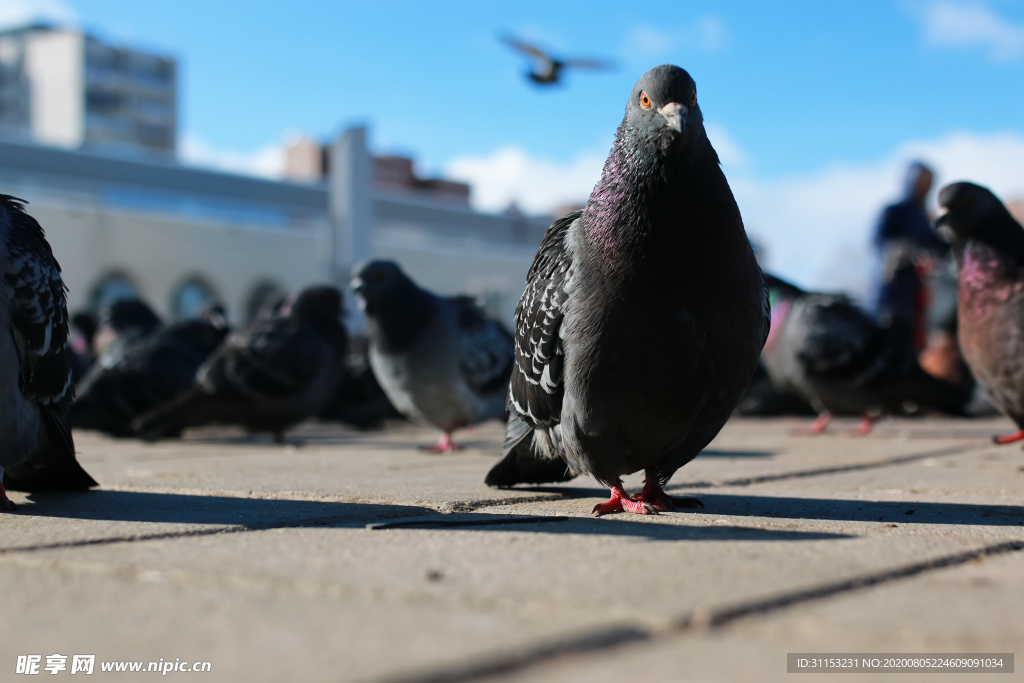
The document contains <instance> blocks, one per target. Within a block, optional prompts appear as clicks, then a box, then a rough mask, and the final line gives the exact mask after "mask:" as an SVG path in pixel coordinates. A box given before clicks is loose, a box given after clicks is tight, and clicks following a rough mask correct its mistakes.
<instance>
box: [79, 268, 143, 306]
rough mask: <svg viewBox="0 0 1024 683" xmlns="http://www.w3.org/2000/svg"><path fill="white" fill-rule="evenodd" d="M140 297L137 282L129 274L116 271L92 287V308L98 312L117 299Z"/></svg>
mask: <svg viewBox="0 0 1024 683" xmlns="http://www.w3.org/2000/svg"><path fill="white" fill-rule="evenodd" d="M138 298H141V297H140V296H139V288H138V287H137V286H136V285H135V282H134V281H133V280H132V279H131V278H129V277H128V276H127V275H122V274H119V273H115V274H112V275H108V276H107V277H105V278H103V279H102V280H100V281H99V282H98V283H97V284H96V285H95V286H94V287H93V288H92V297H91V299H92V301H91V304H92V310H93V311H94V312H98V311H99V310H100V309H102V308H103V307H104V306H108V305H110V304H112V303H114V302H115V301H120V300H121V299H138Z"/></svg>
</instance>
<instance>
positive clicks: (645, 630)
mask: <svg viewBox="0 0 1024 683" xmlns="http://www.w3.org/2000/svg"><path fill="white" fill-rule="evenodd" d="M1021 550H1024V540H1021V541H1007V542H1004V543H998V544H995V545H990V546H985V547H982V548H977V549H975V550H967V551H963V552H959V553H954V554H952V555H946V556H943V557H938V558H935V559H932V560H927V561H924V562H918V563H914V564H911V565H907V566H904V567H898V568H895V569H888V570H882V571H877V572H871V573H868V574H864V575H863V576H859V577H854V578H852V579H847V580H844V581H837V582H834V583H828V584H824V585H821V586H817V587H813V588H807V589H803V590H795V591H790V592H786V593H782V594H780V595H777V596H774V597H771V598H765V599H762V600H752V601H749V602H746V603H742V604H739V605H733V606H731V607H722V608H718V609H713V608H712V609H702V610H695V611H692V612H690V613H689V614H686V615H684V616H683V617H681V618H679V619H676V620H674V621H673V622H671V623H670V625H669V626H668V627H666V628H661V629H657V628H652V627H644V626H629V625H622V626H614V627H608V628H602V629H597V630H594V631H590V632H587V633H583V634H581V635H578V636H574V637H569V638H564V639H558V640H555V641H553V642H548V643H542V644H539V645H537V646H535V647H533V648H529V649H526V650H521V651H518V652H514V653H508V654H497V655H495V656H493V657H491V658H489V659H487V660H482V661H477V662H473V663H470V664H468V665H465V666H455V667H451V668H441V669H436V670H434V671H428V672H422V673H416V674H409V675H398V676H390V677H385V678H382V679H376V680H377V681H378V683H462V682H464V681H477V680H481V679H485V678H494V677H497V676H503V675H508V674H514V673H521V672H524V671H528V670H530V669H532V668H534V667H537V666H540V665H543V664H547V663H549V662H553V661H555V660H564V659H566V658H574V657H580V656H584V655H587V654H590V653H594V652H607V651H609V650H612V649H619V648H625V647H629V646H631V645H634V644H637V643H649V642H653V641H656V640H664V639H668V638H671V637H675V636H680V635H685V634H687V633H694V632H703V631H710V630H717V629H721V628H724V627H726V626H728V625H730V624H732V623H734V622H737V621H740V620H742V619H746V618H751V617H755V616H760V615H765V614H772V613H774V612H778V611H781V610H785V609H788V608H790V607H794V606H797V605H801V604H806V603H812V602H817V601H819V600H824V599H826V598H830V597H834V596H838V595H845V594H849V593H853V592H856V591H860V590H866V589H868V588H871V587H873V586H880V585H885V584H888V583H891V582H893V581H899V580H902V579H908V578H911V577H914V576H918V575H921V574H925V573H928V572H933V571H940V570H942V569H948V568H950V567H957V566H960V565H964V564H967V563H969V562H973V561H975V560H978V559H982V558H988V557H995V556H998V555H1006V554H1009V553H1014V552H1019V551H1021Z"/></svg>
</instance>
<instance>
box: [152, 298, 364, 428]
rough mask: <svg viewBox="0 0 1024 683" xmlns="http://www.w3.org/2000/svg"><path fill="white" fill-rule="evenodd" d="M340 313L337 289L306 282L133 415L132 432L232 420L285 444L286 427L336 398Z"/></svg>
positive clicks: (343, 340)
mask: <svg viewBox="0 0 1024 683" xmlns="http://www.w3.org/2000/svg"><path fill="white" fill-rule="evenodd" d="M342 312H343V311H342V299H341V292H339V291H338V290H337V289H336V288H334V287H328V286H320V287H309V288H307V289H304V290H303V291H302V292H301V293H300V294H299V296H298V298H297V299H296V300H295V303H294V304H292V305H291V309H290V310H288V311H287V312H282V313H281V314H278V315H277V316H275V317H273V318H269V319H265V320H257V321H256V322H254V323H253V324H252V325H250V326H249V327H247V328H245V329H243V330H240V331H238V332H234V333H232V334H231V335H229V336H228V338H227V339H226V340H225V341H224V343H223V344H222V345H221V346H220V347H219V348H218V349H217V350H216V351H214V353H213V355H212V356H210V358H209V359H208V360H207V361H206V362H205V363H203V365H202V366H201V367H200V368H199V370H198V372H197V373H196V379H195V382H194V384H193V386H192V387H191V388H189V389H187V390H186V391H184V392H183V393H182V394H180V395H179V396H177V397H176V398H174V399H172V400H171V401H169V402H167V403H166V404H164V405H162V406H160V407H157V408H155V409H153V410H151V411H150V412H148V413H146V414H144V415H142V416H140V417H138V418H136V420H135V421H134V422H133V427H134V429H135V431H136V432H138V434H139V435H140V436H142V437H143V438H147V439H155V438H159V437H167V436H178V435H179V434H180V433H181V431H182V430H183V429H185V428H187V427H196V426H200V425H205V424H234V425H241V426H243V427H245V428H246V429H248V430H249V431H251V432H265V433H270V434H272V435H273V436H274V439H275V440H276V441H278V442H279V443H283V441H284V431H285V430H286V429H288V428H289V427H291V426H293V425H295V424H298V423H299V422H301V421H303V420H305V419H307V418H311V417H315V416H317V415H319V414H320V413H322V412H323V410H324V409H325V408H326V407H327V405H328V404H329V403H330V401H331V400H332V399H333V398H334V395H335V393H336V391H337V389H338V383H339V382H340V381H341V378H342V373H343V369H344V360H345V352H346V348H347V345H348V335H347V334H346V332H345V328H344V327H343V326H342V324H341V315H342Z"/></svg>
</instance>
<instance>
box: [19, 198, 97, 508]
mask: <svg viewBox="0 0 1024 683" xmlns="http://www.w3.org/2000/svg"><path fill="white" fill-rule="evenodd" d="M0 276H2V279H0V482H2V483H0V509H3V510H13V509H15V506H14V504H13V503H12V502H11V500H10V499H9V498H8V497H7V493H6V490H5V487H6V488H10V489H18V490H25V491H45V490H76V489H87V488H89V487H92V486H96V485H97V484H96V482H95V481H94V480H93V478H92V477H90V476H89V475H88V474H87V473H86V471H85V470H84V469H82V466H81V465H79V464H78V461H77V460H75V445H74V442H73V441H72V438H71V427H70V424H69V422H68V411H69V408H70V406H71V401H72V398H73V397H74V389H73V387H72V384H71V365H70V349H69V348H68V312H67V302H66V300H65V296H64V291H65V288H64V281H63V280H62V279H61V274H60V265H59V264H58V263H57V260H56V259H55V258H54V257H53V251H52V250H51V249H50V245H49V243H48V242H47V241H46V237H45V235H44V234H43V229H42V228H41V227H40V225H39V223H37V222H36V220H35V219H34V218H32V217H31V216H29V215H28V214H27V213H25V207H24V202H23V201H22V200H20V199H16V198H14V197H11V196H8V195H0Z"/></svg>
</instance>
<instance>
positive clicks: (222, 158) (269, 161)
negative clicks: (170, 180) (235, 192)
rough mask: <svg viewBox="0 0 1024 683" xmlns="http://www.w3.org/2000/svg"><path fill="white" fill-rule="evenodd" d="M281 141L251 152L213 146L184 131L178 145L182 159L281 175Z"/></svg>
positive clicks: (238, 170) (193, 163)
mask: <svg viewBox="0 0 1024 683" xmlns="http://www.w3.org/2000/svg"><path fill="white" fill-rule="evenodd" d="M284 153H285V143H284V142H276V143H272V144H269V145H266V146H265V147H261V148H260V149H257V150H255V151H252V152H237V151H233V150H225V149H216V148H214V147H213V146H211V145H210V144H209V143H207V142H206V141H205V140H202V139H201V138H199V137H196V136H195V135H190V134H187V133H186V134H185V135H184V137H183V138H182V140H181V144H180V145H179V148H178V156H179V158H180V160H181V162H182V163H184V164H188V165H191V166H205V167H207V168H215V169H218V170H221V171H231V172H233V173H244V174H246V175H254V176H260V177H263V178H283V177H284Z"/></svg>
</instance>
